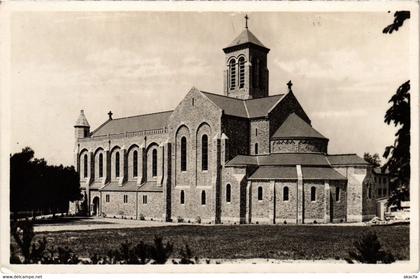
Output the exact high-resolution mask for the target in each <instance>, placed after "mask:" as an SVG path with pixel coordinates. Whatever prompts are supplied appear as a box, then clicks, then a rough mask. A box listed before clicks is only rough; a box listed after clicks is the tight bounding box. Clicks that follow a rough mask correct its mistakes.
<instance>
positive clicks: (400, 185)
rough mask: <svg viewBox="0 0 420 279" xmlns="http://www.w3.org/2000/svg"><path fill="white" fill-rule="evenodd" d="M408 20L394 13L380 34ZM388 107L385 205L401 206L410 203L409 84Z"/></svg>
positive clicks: (386, 120)
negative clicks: (390, 128)
mask: <svg viewBox="0 0 420 279" xmlns="http://www.w3.org/2000/svg"><path fill="white" fill-rule="evenodd" d="M409 18H410V11H397V12H395V14H394V22H393V23H392V24H390V25H388V26H387V27H385V28H384V30H383V31H382V32H383V33H385V34H391V33H392V32H393V31H398V29H399V28H400V27H401V26H402V25H403V24H404V21H406V20H407V19H409ZM389 103H391V107H390V108H389V109H388V110H387V111H386V114H385V120H384V121H385V123H386V124H388V125H391V124H394V126H395V127H398V131H397V132H396V134H395V140H394V143H393V144H392V145H389V146H387V147H386V148H385V152H384V154H383V157H385V158H386V159H388V161H387V162H386V163H385V164H384V166H383V170H385V169H386V170H388V171H389V173H390V177H391V180H390V187H391V195H390V198H389V200H388V205H397V206H398V207H399V206H400V204H401V201H402V200H407V199H409V196H410V194H409V190H410V125H411V123H410V81H409V80H408V81H406V82H404V83H403V84H402V85H401V86H400V87H398V89H397V92H396V93H395V94H394V95H393V96H392V98H391V99H390V100H389Z"/></svg>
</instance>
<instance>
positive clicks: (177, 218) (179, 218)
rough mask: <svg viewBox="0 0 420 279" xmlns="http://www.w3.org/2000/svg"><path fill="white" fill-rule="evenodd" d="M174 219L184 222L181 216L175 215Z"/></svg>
mask: <svg viewBox="0 0 420 279" xmlns="http://www.w3.org/2000/svg"><path fill="white" fill-rule="evenodd" d="M176 221H177V222H178V223H184V218H182V217H181V216H178V217H176Z"/></svg>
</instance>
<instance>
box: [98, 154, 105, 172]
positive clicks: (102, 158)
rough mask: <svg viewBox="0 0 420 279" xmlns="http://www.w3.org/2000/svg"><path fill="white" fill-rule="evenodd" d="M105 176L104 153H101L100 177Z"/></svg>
mask: <svg viewBox="0 0 420 279" xmlns="http://www.w3.org/2000/svg"><path fill="white" fill-rule="evenodd" d="M103 176H104V155H103V154H102V153H101V154H99V177H103Z"/></svg>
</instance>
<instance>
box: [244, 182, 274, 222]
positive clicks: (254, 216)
mask: <svg viewBox="0 0 420 279" xmlns="http://www.w3.org/2000/svg"><path fill="white" fill-rule="evenodd" d="M271 184H273V185H274V182H270V181H268V182H267V181H253V182H251V189H250V195H251V197H250V212H251V214H250V215H251V222H252V223H253V224H256V223H259V224H261V223H265V224H272V223H273V220H272V219H271V218H270V217H272V216H273V212H272V211H271V210H270V208H272V205H273V203H274V202H273V200H274V193H273V191H272V187H271ZM259 187H262V194H263V195H262V200H258V188H259Z"/></svg>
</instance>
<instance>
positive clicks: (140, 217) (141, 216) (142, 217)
mask: <svg viewBox="0 0 420 279" xmlns="http://www.w3.org/2000/svg"><path fill="white" fill-rule="evenodd" d="M139 219H140V220H141V221H144V220H145V218H144V215H143V214H141V213H140V215H139Z"/></svg>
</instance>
